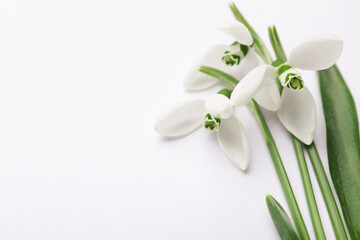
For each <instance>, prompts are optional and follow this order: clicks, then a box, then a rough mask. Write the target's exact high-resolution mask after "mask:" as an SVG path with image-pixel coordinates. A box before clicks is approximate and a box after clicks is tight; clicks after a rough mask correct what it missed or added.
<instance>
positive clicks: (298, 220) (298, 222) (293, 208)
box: [200, 66, 310, 239]
mask: <svg viewBox="0 0 360 240" xmlns="http://www.w3.org/2000/svg"><path fill="white" fill-rule="evenodd" d="M200 71H201V72H203V73H206V74H208V75H211V76H213V77H215V78H217V79H218V80H220V81H221V82H223V83H224V84H226V85H228V86H229V87H230V88H231V89H233V88H235V86H236V85H237V84H238V83H239V81H238V80H237V79H236V78H234V77H232V76H231V75H229V74H227V73H224V72H222V71H220V70H217V69H214V68H211V67H207V66H202V67H201V68H200ZM247 106H248V108H249V110H250V111H251V112H252V113H253V115H254V116H255V118H256V120H257V121H258V123H259V126H260V128H261V131H262V133H263V135H264V137H265V141H266V144H267V146H268V149H269V152H270V155H271V158H272V160H273V163H274V166H275V170H276V173H277V175H278V178H279V181H280V184H281V187H282V189H283V192H284V195H285V198H286V201H287V203H288V205H289V208H290V212H291V215H292V217H293V219H294V223H295V226H296V229H297V231H298V233H299V235H300V237H301V239H310V237H309V233H308V231H307V229H306V225H305V222H304V220H303V217H302V215H301V212H300V209H299V206H298V204H297V201H296V198H295V195H294V192H293V190H292V187H291V184H290V181H289V178H288V176H287V174H286V170H285V167H284V164H283V162H282V160H281V156H280V154H279V151H278V149H277V146H276V143H275V141H274V138H273V137H272V134H271V132H270V129H269V127H268V125H267V123H266V121H265V118H264V116H263V114H262V112H261V110H260V107H259V105H258V104H257V103H256V101H255V100H253V99H252V100H251V101H250V102H249V103H248V105H247Z"/></svg>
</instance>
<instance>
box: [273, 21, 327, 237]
mask: <svg viewBox="0 0 360 240" xmlns="http://www.w3.org/2000/svg"><path fill="white" fill-rule="evenodd" d="M269 38H270V42H271V45H272V47H273V49H274V52H275V55H276V57H277V59H279V60H281V61H282V62H285V61H286V60H287V59H286V54H285V52H284V49H283V47H282V44H281V42H280V38H279V35H278V34H277V31H276V28H275V26H273V27H269ZM280 92H282V87H280ZM291 138H292V142H293V145H294V149H295V152H296V158H297V161H298V165H299V170H300V174H301V178H302V182H303V186H304V191H305V196H306V200H307V204H308V207H309V212H310V216H311V222H312V225H313V227H314V231H315V235H316V238H317V239H326V236H325V232H324V228H323V226H322V223H321V218H320V214H319V210H318V207H317V204H316V199H315V194H314V190H313V187H312V184H311V179H310V175H309V170H308V167H307V164H306V160H305V156H304V150H303V148H302V143H301V142H300V141H299V140H298V139H297V138H296V137H295V136H293V135H292V134H291Z"/></svg>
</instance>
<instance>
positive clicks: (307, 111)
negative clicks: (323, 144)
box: [154, 21, 343, 170]
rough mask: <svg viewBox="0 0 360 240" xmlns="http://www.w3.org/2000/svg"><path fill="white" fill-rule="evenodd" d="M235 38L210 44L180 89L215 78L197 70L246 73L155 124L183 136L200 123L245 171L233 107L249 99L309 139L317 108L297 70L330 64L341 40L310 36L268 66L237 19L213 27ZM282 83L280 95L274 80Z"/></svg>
mask: <svg viewBox="0 0 360 240" xmlns="http://www.w3.org/2000/svg"><path fill="white" fill-rule="evenodd" d="M218 29H219V30H220V31H222V32H224V33H226V34H228V35H230V36H231V37H233V38H234V39H235V42H234V43H233V44H231V45H230V46H228V45H216V46H213V47H211V48H209V49H208V50H207V51H206V52H205V53H204V54H203V55H202V56H201V57H200V58H199V59H198V60H197V61H196V62H195V63H194V65H193V67H192V68H191V69H190V70H189V71H188V73H187V75H186V77H185V80H184V87H185V88H186V89H188V90H203V89H207V88H209V87H212V86H213V85H215V84H216V83H218V80H217V79H216V78H214V77H212V76H209V75H206V74H204V73H202V72H200V71H199V69H200V67H201V66H209V67H212V68H216V69H219V70H221V71H223V72H225V73H228V74H230V75H231V74H233V75H234V74H237V71H238V70H239V68H238V67H239V65H240V63H241V65H240V66H241V70H242V71H243V72H244V73H245V74H246V75H245V77H244V78H243V79H241V80H240V82H239V84H237V86H236V87H235V88H234V90H233V91H232V92H231V91H229V90H222V91H220V92H219V93H218V94H215V95H212V96H210V97H209V98H208V99H206V100H200V99H194V100H189V101H185V102H182V103H179V104H177V105H175V106H173V107H171V108H170V109H168V110H167V111H166V112H165V113H163V114H162V115H161V116H160V117H159V118H158V119H157V120H156V122H155V126H154V127H155V130H156V131H157V132H158V133H160V134H162V135H164V136H170V137H175V136H183V135H187V134H189V133H190V132H192V131H194V130H195V129H197V128H199V127H200V126H201V125H202V126H203V127H204V128H205V129H207V130H210V131H214V132H216V134H217V138H218V141H219V144H220V146H221V148H222V149H223V150H224V152H225V154H226V155H227V157H228V158H229V159H230V160H231V161H232V162H233V163H234V164H235V165H236V166H237V167H239V168H240V169H242V170H246V168H247V166H248V164H249V161H250V154H249V152H250V150H249V144H248V141H247V138H246V135H245V131H244V127H243V125H242V123H241V122H240V121H239V119H238V118H237V117H235V116H234V115H233V109H234V107H241V106H245V105H247V104H248V103H249V101H250V100H251V99H254V100H255V101H256V102H257V103H258V104H259V105H260V106H262V107H263V108H264V109H266V110H269V111H276V112H277V114H278V116H279V120H280V121H281V123H282V124H283V125H284V127H285V128H286V129H287V130H288V131H289V132H290V133H292V134H293V135H294V136H295V137H297V138H298V139H299V140H301V141H302V142H303V143H305V144H311V143H312V142H313V140H314V134H315V129H316V106H315V101H314V98H313V96H312V94H311V92H310V91H309V90H308V88H307V87H306V86H305V84H304V80H303V78H302V76H301V73H300V72H299V71H298V70H297V69H302V70H323V69H326V68H329V67H330V66H332V65H333V64H335V62H336V60H337V59H338V57H339V56H340V54H341V52H342V48H343V41H342V40H341V39H340V38H338V37H336V36H333V35H323V36H319V37H316V38H313V39H310V40H308V41H306V42H304V43H302V44H300V45H299V46H298V47H296V48H295V49H294V50H292V51H291V53H290V55H289V59H288V61H286V62H284V63H281V64H280V65H278V66H276V65H275V64H274V65H275V66H273V65H268V64H265V63H264V61H263V60H262V59H261V58H260V57H259V56H258V54H257V53H256V52H255V50H254V49H253V48H252V44H253V38H252V36H251V33H250V32H249V30H248V29H247V28H246V27H245V26H244V25H243V24H242V23H240V22H237V21H227V22H224V23H223V24H221V25H220V26H219V28H218ZM277 78H278V79H279V81H280V83H281V85H282V86H283V87H284V89H283V91H282V94H281V93H280V91H279V88H278V86H277V83H276V79H277Z"/></svg>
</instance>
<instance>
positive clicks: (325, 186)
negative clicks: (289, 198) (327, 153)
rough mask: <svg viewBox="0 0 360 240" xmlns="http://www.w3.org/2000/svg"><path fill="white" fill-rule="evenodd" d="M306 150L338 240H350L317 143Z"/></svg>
mask: <svg viewBox="0 0 360 240" xmlns="http://www.w3.org/2000/svg"><path fill="white" fill-rule="evenodd" d="M306 149H307V151H308V153H309V156H310V160H311V164H312V166H313V168H314V172H315V175H316V178H317V180H318V183H319V186H320V189H321V193H322V195H323V197H324V200H325V204H326V208H327V210H328V213H329V215H330V220H331V224H332V226H333V228H334V233H335V236H336V238H337V239H348V238H347V235H346V230H345V227H344V223H343V221H342V219H341V215H340V212H339V209H338V207H337V204H336V201H335V198H334V195H333V193H332V191H331V187H330V183H329V180H328V178H327V176H326V173H325V170H324V166H323V165H322V162H321V159H320V156H319V153H318V151H317V149H316V146H315V143H314V142H313V143H312V144H311V145H309V146H306Z"/></svg>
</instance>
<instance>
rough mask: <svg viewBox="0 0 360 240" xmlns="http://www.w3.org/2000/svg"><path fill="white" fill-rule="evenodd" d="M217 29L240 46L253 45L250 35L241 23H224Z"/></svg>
mask: <svg viewBox="0 0 360 240" xmlns="http://www.w3.org/2000/svg"><path fill="white" fill-rule="evenodd" d="M217 29H218V30H219V31H222V32H224V33H226V34H228V35H230V36H232V37H233V38H235V40H236V41H238V42H239V43H241V44H245V45H251V44H252V43H253V38H252V36H251V33H250V32H249V30H248V29H247V27H245V25H244V24H242V23H241V22H238V21H235V20H230V21H225V22H223V23H221V24H220V25H219V26H218V28H217Z"/></svg>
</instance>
